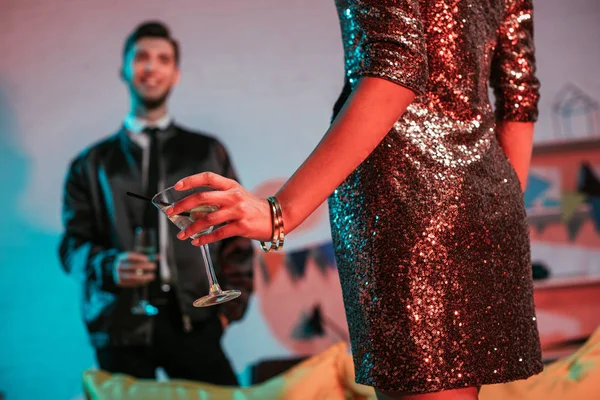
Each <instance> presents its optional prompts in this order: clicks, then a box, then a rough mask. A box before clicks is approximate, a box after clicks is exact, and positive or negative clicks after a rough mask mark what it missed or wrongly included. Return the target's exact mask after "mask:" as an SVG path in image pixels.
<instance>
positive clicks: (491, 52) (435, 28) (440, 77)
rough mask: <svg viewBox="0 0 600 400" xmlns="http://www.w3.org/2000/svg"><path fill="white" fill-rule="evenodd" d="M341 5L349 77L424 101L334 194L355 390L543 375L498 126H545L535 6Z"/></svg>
mask: <svg viewBox="0 0 600 400" xmlns="http://www.w3.org/2000/svg"><path fill="white" fill-rule="evenodd" d="M336 4H337V9H338V14H339V19H340V23H341V28H342V39H343V42H344V50H345V64H346V73H347V79H348V80H349V82H350V83H351V84H352V85H354V84H355V83H356V81H357V80H358V79H359V78H360V77H361V76H376V77H381V78H383V79H387V80H390V81H393V82H396V83H398V84H400V85H403V86H406V87H408V88H410V89H412V90H413V91H415V92H416V93H417V94H418V95H417V97H416V99H415V101H414V102H413V103H412V104H411V105H410V106H409V107H408V109H407V111H406V113H405V114H404V115H403V116H402V117H401V119H400V120H399V121H398V122H397V123H396V124H395V126H394V127H393V129H392V130H391V131H390V133H389V134H388V135H387V136H386V138H385V139H384V140H383V142H382V143H381V144H380V145H379V146H378V147H377V149H376V150H375V151H374V152H373V153H372V154H371V155H370V156H369V158H368V159H367V160H366V161H365V162H364V163H363V164H361V166H360V167H359V168H358V169H357V170H356V171H355V172H354V173H353V174H352V175H351V176H350V177H348V179H346V181H345V182H343V184H342V185H341V186H340V187H339V188H338V189H337V190H336V191H335V193H334V194H333V195H332V196H331V197H330V198H329V206H330V220H331V227H332V234H333V240H334V246H335V252H336V259H337V263H338V268H339V274H340V281H341V283H342V292H343V296H344V304H345V308H346V314H347V320H348V324H349V330H350V335H351V341H352V352H353V356H354V360H355V369H356V380H357V382H359V383H362V384H366V385H370V386H374V387H375V388H377V389H379V390H382V391H404V392H410V393H427V392H434V391H440V390H447V389H454V388H461V387H467V386H477V385H482V384H492V383H499V382H507V381H512V380H517V379H523V378H527V377H529V376H531V375H533V374H536V373H539V372H540V371H541V370H542V362H541V352H540V344H539V338H538V330H537V323H536V318H535V310H534V304H533V291H532V270H531V262H530V248H529V229H528V225H527V222H526V214H525V209H524V204H523V196H522V192H521V188H520V185H519V181H518V178H517V176H516V174H515V172H514V170H513V169H512V167H511V165H510V164H509V161H508V160H507V158H506V156H505V154H504V152H503V151H502V149H501V147H500V145H499V142H498V141H497V139H496V132H495V129H496V128H495V121H496V119H498V120H504V121H521V122H528V121H529V122H531V121H535V120H536V118H537V101H538V97H539V96H538V89H539V82H538V80H537V79H536V77H535V59H534V47H533V41H532V34H533V30H532V5H531V1H530V0H506V1H502V0H481V1H476V0H460V1H458V0H439V1H427V0H421V1H417V0H387V1H384V0H379V1H377V0H338V1H337V3H336ZM488 83H490V84H491V87H492V88H493V89H494V92H495V96H494V97H495V98H496V107H495V111H494V110H493V109H492V107H491V105H490V100H489V97H488Z"/></svg>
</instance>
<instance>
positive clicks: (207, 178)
mask: <svg viewBox="0 0 600 400" xmlns="http://www.w3.org/2000/svg"><path fill="white" fill-rule="evenodd" d="M236 185H238V183H237V182H236V181H234V180H233V179H229V178H225V177H223V176H221V175H219V174H215V173H214V172H201V173H199V174H195V175H190V176H188V177H185V178H183V179H181V180H180V181H179V182H177V183H176V184H175V189H176V190H179V191H182V190H189V189H194V188H197V187H199V186H208V187H210V188H213V189H216V190H229V189H231V188H233V187H235V186H236Z"/></svg>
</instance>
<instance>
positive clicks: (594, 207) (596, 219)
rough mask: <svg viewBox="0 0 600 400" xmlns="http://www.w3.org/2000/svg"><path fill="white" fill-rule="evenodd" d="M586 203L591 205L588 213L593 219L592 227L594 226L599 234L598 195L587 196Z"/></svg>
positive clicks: (599, 202)
mask: <svg viewBox="0 0 600 400" xmlns="http://www.w3.org/2000/svg"><path fill="white" fill-rule="evenodd" d="M588 203H589V204H590V206H591V210H590V214H591V216H592V220H593V221H594V227H595V228H596V232H598V234H600V196H599V197H591V198H589V199H588Z"/></svg>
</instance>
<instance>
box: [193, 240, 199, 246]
mask: <svg viewBox="0 0 600 400" xmlns="http://www.w3.org/2000/svg"><path fill="white" fill-rule="evenodd" d="M192 244H193V245H194V246H199V245H200V239H194V240H192Z"/></svg>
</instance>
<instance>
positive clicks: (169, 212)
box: [165, 207, 173, 215]
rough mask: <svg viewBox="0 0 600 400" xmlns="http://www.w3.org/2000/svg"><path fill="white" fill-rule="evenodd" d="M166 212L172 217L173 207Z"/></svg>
mask: <svg viewBox="0 0 600 400" xmlns="http://www.w3.org/2000/svg"><path fill="white" fill-rule="evenodd" d="M165 212H166V213H167V215H171V214H173V207H169V208H167V209H166V210H165Z"/></svg>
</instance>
